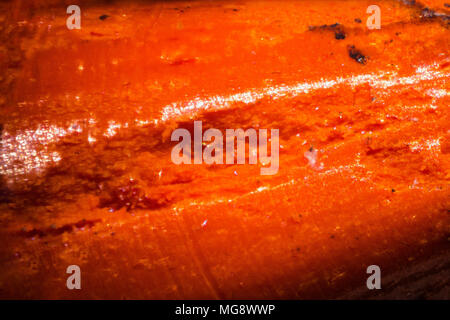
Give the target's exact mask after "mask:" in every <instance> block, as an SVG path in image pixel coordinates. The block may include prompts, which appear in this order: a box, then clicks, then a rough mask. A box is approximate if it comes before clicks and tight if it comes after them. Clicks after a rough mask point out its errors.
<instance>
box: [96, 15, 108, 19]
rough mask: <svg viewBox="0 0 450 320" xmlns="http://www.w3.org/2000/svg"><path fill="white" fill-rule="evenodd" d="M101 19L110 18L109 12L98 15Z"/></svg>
mask: <svg viewBox="0 0 450 320" xmlns="http://www.w3.org/2000/svg"><path fill="white" fill-rule="evenodd" d="M98 18H99V19H100V20H106V19H108V18H109V16H108V15H107V14H102V15H101V16H100V17H98Z"/></svg>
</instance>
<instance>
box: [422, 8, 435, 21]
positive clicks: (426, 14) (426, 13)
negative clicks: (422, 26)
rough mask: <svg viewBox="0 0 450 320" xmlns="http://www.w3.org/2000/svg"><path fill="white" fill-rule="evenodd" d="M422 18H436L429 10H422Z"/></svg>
mask: <svg viewBox="0 0 450 320" xmlns="http://www.w3.org/2000/svg"><path fill="white" fill-rule="evenodd" d="M421 15H422V17H423V18H426V19H427V18H434V17H435V16H436V12H434V11H433V10H431V9H428V8H424V9H423V10H422V12H421Z"/></svg>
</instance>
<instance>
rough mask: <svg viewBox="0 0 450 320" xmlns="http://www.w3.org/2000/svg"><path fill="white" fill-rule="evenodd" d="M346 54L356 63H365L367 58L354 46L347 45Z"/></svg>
mask: <svg viewBox="0 0 450 320" xmlns="http://www.w3.org/2000/svg"><path fill="white" fill-rule="evenodd" d="M348 55H349V56H350V58H352V59H353V60H355V61H356V62H358V63H361V64H366V62H367V58H366V56H364V55H363V54H362V53H361V51H359V50H358V49H356V48H355V46H348Z"/></svg>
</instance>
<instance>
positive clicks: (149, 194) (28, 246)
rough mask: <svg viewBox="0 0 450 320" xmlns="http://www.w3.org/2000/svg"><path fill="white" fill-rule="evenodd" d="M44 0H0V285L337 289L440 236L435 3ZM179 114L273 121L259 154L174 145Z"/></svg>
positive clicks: (189, 290)
mask: <svg viewBox="0 0 450 320" xmlns="http://www.w3.org/2000/svg"><path fill="white" fill-rule="evenodd" d="M49 3H53V4H52V5H44V4H42V2H41V1H36V2H34V3H33V4H32V3H31V2H30V3H26V4H25V1H14V2H8V3H2V4H1V10H0V12H1V18H0V19H1V20H0V23H1V29H0V37H1V39H2V41H1V44H0V64H1V66H2V67H1V70H2V71H1V75H0V76H1V78H0V81H1V87H0V88H1V89H0V90H1V91H0V93H1V95H0V99H1V100H0V123H1V124H2V140H1V158H0V174H1V176H0V178H1V180H0V182H1V184H0V192H1V193H0V200H1V201H0V202H1V203H0V221H1V226H0V243H1V244H2V245H1V246H0V261H1V262H0V297H2V298H50V299H54V298H68V299H69V298H89V299H90V298H107V299H109V298H119V299H121V298H153V299H191V298H274V299H277V298H336V297H340V296H341V295H343V294H344V293H346V292H348V291H351V290H353V289H355V288H358V287H361V286H365V283H366V279H367V277H368V275H367V274H366V268H367V266H369V265H372V264H376V265H379V266H380V267H381V269H382V272H383V276H384V275H389V274H391V273H392V272H396V271H398V270H401V269H402V268H407V267H408V266H410V265H414V264H415V263H416V262H417V261H421V260H423V259H426V258H427V257H428V256H432V255H435V254H440V253H441V252H446V251H448V237H449V233H450V217H449V214H448V212H449V209H450V190H449V179H450V175H449V174H450V161H449V157H450V155H449V153H450V131H449V130H450V112H449V108H448V106H449V100H450V99H449V93H448V92H449V79H450V77H449V72H450V56H449V49H450V43H449V39H450V38H449V29H448V28H449V25H448V14H449V9H448V8H446V7H444V6H443V4H442V1H427V3H426V6H428V8H430V10H434V11H433V12H434V14H433V15H434V16H432V17H425V16H424V11H423V8H424V6H420V5H406V4H405V3H404V2H402V1H378V3H377V5H379V6H380V8H381V17H382V26H381V29H380V30H368V29H367V28H366V25H365V21H366V19H367V16H368V15H367V14H366V8H367V7H368V6H369V5H371V4H374V3H373V1H308V2H307V1H291V2H288V1H238V2H231V1H214V2H207V1H193V2H175V1H170V2H165V3H163V2H152V3H145V2H131V1H130V2H121V3H115V4H111V5H109V6H106V5H104V4H102V3H98V4H95V3H92V2H90V3H89V2H81V4H80V6H81V11H82V27H81V30H68V29H67V28H66V21H65V20H66V18H67V16H68V15H67V14H66V12H65V10H66V5H68V3H65V4H62V2H60V3H58V2H57V1H53V2H52V1H48V4H49ZM70 4H71V3H70ZM427 12H430V11H427ZM436 13H437V14H436ZM104 14H106V15H108V16H109V17H108V18H106V19H104V20H101V19H99V16H101V15H104ZM355 19H361V21H362V23H358V22H357V21H355ZM335 23H339V25H338V26H334V27H333V26H332V25H333V24H335ZM324 25H326V26H325V27H323V26H324ZM321 26H322V27H321ZM336 30H338V31H339V32H340V33H343V34H344V35H345V39H336V37H335V32H336ZM352 47H353V48H354V50H355V51H357V52H359V53H361V55H363V56H364V57H365V58H364V62H365V63H359V62H358V61H356V59H352V57H350V55H349V52H350V51H351V48H352ZM360 62H362V60H360ZM194 119H195V120H202V121H203V128H204V130H206V129H207V128H218V129H221V130H225V129H226V128H243V129H246V128H278V129H280V168H279V172H278V174H276V175H273V176H261V175H260V174H259V172H260V165H248V164H246V165H215V166H207V165H179V166H176V165H174V164H173V163H172V162H171V159H170V152H171V149H172V147H173V146H174V145H175V143H174V142H171V141H170V134H171V132H172V131H173V130H174V129H175V128H180V127H183V128H191V127H192V123H193V120H194ZM309 150H313V152H316V153H317V163H316V164H315V165H314V164H312V163H311V162H309V161H308V159H307V157H306V155H308V152H311V151H309ZM72 264H76V265H79V266H80V267H81V270H82V290H79V291H77V290H72V291H70V290H68V289H67V288H66V278H67V276H68V275H67V274H66V273H65V270H66V268H67V266H68V265H72ZM447 283H448V279H447Z"/></svg>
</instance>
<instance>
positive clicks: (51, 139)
mask: <svg viewBox="0 0 450 320" xmlns="http://www.w3.org/2000/svg"><path fill="white" fill-rule="evenodd" d="M438 67H439V65H438V64H431V65H429V66H420V67H418V68H417V69H416V72H415V74H413V75H411V76H407V77H398V75H397V74H396V73H395V72H382V73H379V74H362V75H356V76H352V77H347V78H342V77H340V78H336V79H322V80H320V81H316V82H301V83H297V84H295V85H291V86H283V85H281V86H269V87H266V88H262V89H259V90H251V91H244V92H241V93H236V94H232V95H226V96H222V95H216V96H212V97H209V98H194V99H192V100H188V101H180V102H174V103H172V104H169V105H167V106H164V107H163V108H162V111H161V116H160V117H159V118H156V119H135V123H134V125H135V126H146V125H149V124H154V125H158V124H161V123H164V122H167V121H168V120H173V119H177V117H181V116H184V115H187V114H189V115H191V116H194V115H195V114H196V113H199V112H208V111H217V110H221V109H227V108H229V107H230V106H232V105H235V104H237V103H243V104H245V105H251V104H253V103H255V102H257V101H258V100H261V99H264V98H271V99H273V100H276V99H279V98H282V97H285V98H293V97H297V96H299V95H302V94H308V93H311V92H313V91H316V90H320V89H327V88H331V87H335V86H338V85H344V86H350V87H357V86H360V85H363V84H368V85H370V86H371V87H372V88H377V89H389V88H392V87H395V86H398V85H414V84H418V83H420V82H424V81H429V80H438V79H441V78H446V77H448V76H449V73H448V72H442V71H439V69H438ZM389 94H392V93H390V92H386V95H389ZM426 94H427V95H428V96H430V97H432V98H434V99H442V98H445V97H447V96H448V95H449V91H448V90H447V89H429V90H428V91H426ZM430 107H431V108H433V107H435V106H434V105H433V104H431V105H424V106H403V108H425V109H426V108H430ZM95 124H96V120H95V119H93V118H90V119H80V120H75V121H73V122H71V123H69V124H68V125H67V126H66V127H59V126H56V125H52V124H49V123H42V124H40V125H39V126H38V128H37V129H34V130H33V129H28V130H25V131H19V132H17V133H16V134H15V135H11V134H10V133H9V132H8V131H7V128H6V130H4V132H3V133H2V139H1V148H0V150H1V156H0V174H2V175H5V176H7V177H8V182H10V183H12V182H14V180H15V179H18V178H20V177H21V176H24V175H27V174H30V173H37V174H40V173H42V172H43V171H44V170H45V169H46V168H47V167H48V166H49V165H50V164H57V163H58V162H59V161H60V160H61V156H60V154H59V153H58V152H57V151H50V150H49V145H50V144H52V143H56V142H58V141H59V140H60V138H62V137H64V136H68V135H72V134H79V133H81V132H83V131H84V130H90V128H93V127H95ZM129 125H130V124H129V123H127V122H126V123H117V122H116V121H109V126H108V128H107V129H106V130H105V132H103V133H102V135H103V136H105V137H107V138H111V137H113V136H115V135H116V134H117V132H118V130H124V129H126V128H128V127H129ZM87 139H88V142H89V143H90V144H93V143H95V142H96V141H97V139H98V137H96V136H95V135H91V134H89V135H88V138H87ZM427 145H429V144H427ZM434 145H436V143H434ZM414 146H415V147H414V148H415V149H416V150H417V149H423V148H426V146H423V145H422V144H421V143H419V142H415V143H414Z"/></svg>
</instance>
